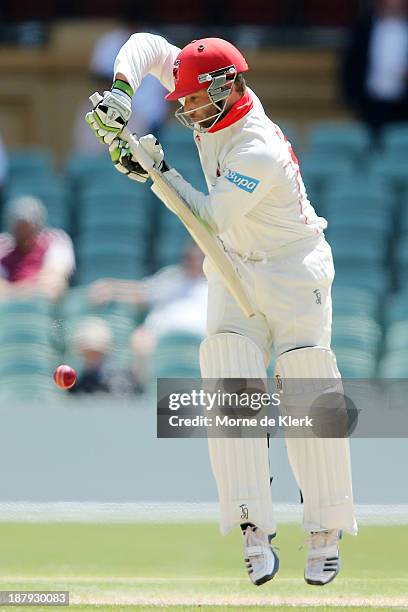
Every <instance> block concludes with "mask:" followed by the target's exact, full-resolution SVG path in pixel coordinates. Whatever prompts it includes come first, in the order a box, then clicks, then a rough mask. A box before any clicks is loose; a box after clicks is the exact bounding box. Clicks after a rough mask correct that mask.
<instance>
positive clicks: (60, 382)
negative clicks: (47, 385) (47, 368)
mask: <svg viewBox="0 0 408 612" xmlns="http://www.w3.org/2000/svg"><path fill="white" fill-rule="evenodd" d="M76 379H77V374H76V372H75V370H74V369H73V368H71V366H69V365H60V366H58V368H55V370H54V382H55V384H56V385H57V386H58V387H61V389H70V388H71V387H73V386H74V385H75V383H76Z"/></svg>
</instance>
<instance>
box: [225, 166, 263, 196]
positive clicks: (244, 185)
mask: <svg viewBox="0 0 408 612" xmlns="http://www.w3.org/2000/svg"><path fill="white" fill-rule="evenodd" d="M225 178H226V179H227V181H229V182H230V183H233V184H234V185H236V186H237V187H239V188H240V189H243V190H244V191H247V192H248V193H253V192H254V191H255V189H256V188H257V187H258V185H259V181H258V179H254V178H251V177H250V176H245V174H239V172H235V170H227V174H226V175H225Z"/></svg>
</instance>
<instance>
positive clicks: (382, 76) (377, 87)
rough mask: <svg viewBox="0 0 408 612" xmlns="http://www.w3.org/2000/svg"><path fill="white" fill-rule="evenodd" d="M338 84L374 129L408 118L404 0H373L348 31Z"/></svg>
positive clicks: (407, 26) (406, 11)
mask: <svg viewBox="0 0 408 612" xmlns="http://www.w3.org/2000/svg"><path fill="white" fill-rule="evenodd" d="M342 80H343V90H344V95H345V98H346V101H347V102H348V103H349V105H350V106H351V108H352V109H353V111H354V112H355V113H356V115H357V116H358V117H359V118H360V119H361V120H363V121H364V122H365V123H367V124H368V125H369V126H370V127H371V128H372V129H373V131H374V132H378V131H379V130H381V128H382V127H383V126H385V125H387V124H389V123H393V122H398V121H408V0H377V2H376V3H375V7H374V10H373V12H372V13H371V14H369V15H367V16H364V17H362V18H361V19H360V21H358V22H357V24H356V26H355V27H354V29H353V30H352V31H351V33H350V40H349V44H348V46H347V49H346V52H345V56H344V61H343V73H342Z"/></svg>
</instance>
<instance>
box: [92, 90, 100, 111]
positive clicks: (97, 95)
mask: <svg viewBox="0 0 408 612" xmlns="http://www.w3.org/2000/svg"><path fill="white" fill-rule="evenodd" d="M89 99H90V101H91V102H92V105H93V107H94V108H95V106H96V105H97V104H99V102H100V101H101V100H103V96H101V94H100V93H99V92H98V91H95V93H93V94H92V96H89Z"/></svg>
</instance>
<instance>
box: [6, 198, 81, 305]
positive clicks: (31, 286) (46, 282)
mask: <svg viewBox="0 0 408 612" xmlns="http://www.w3.org/2000/svg"><path fill="white" fill-rule="evenodd" d="M5 222H6V227H7V229H8V231H9V233H4V234H0V292H1V294H2V295H3V296H6V297H8V296H10V297H11V296H28V295H35V294H37V295H38V294H40V295H44V296H46V297H48V298H50V299H57V298H59V297H61V296H62V294H63V293H64V291H65V290H66V288H67V284H68V280H69V277H70V276H71V274H72V273H73V271H74V268H75V256H74V250H73V247H72V242H71V239H70V238H69V236H68V235H67V234H66V233H65V232H64V231H62V230H56V229H49V228H47V227H46V222H47V211H46V209H45V207H44V205H43V204H42V202H41V201H40V200H38V199H37V198H34V197H31V196H24V197H20V198H16V199H14V200H11V201H9V202H8V203H6V207H5Z"/></svg>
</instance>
